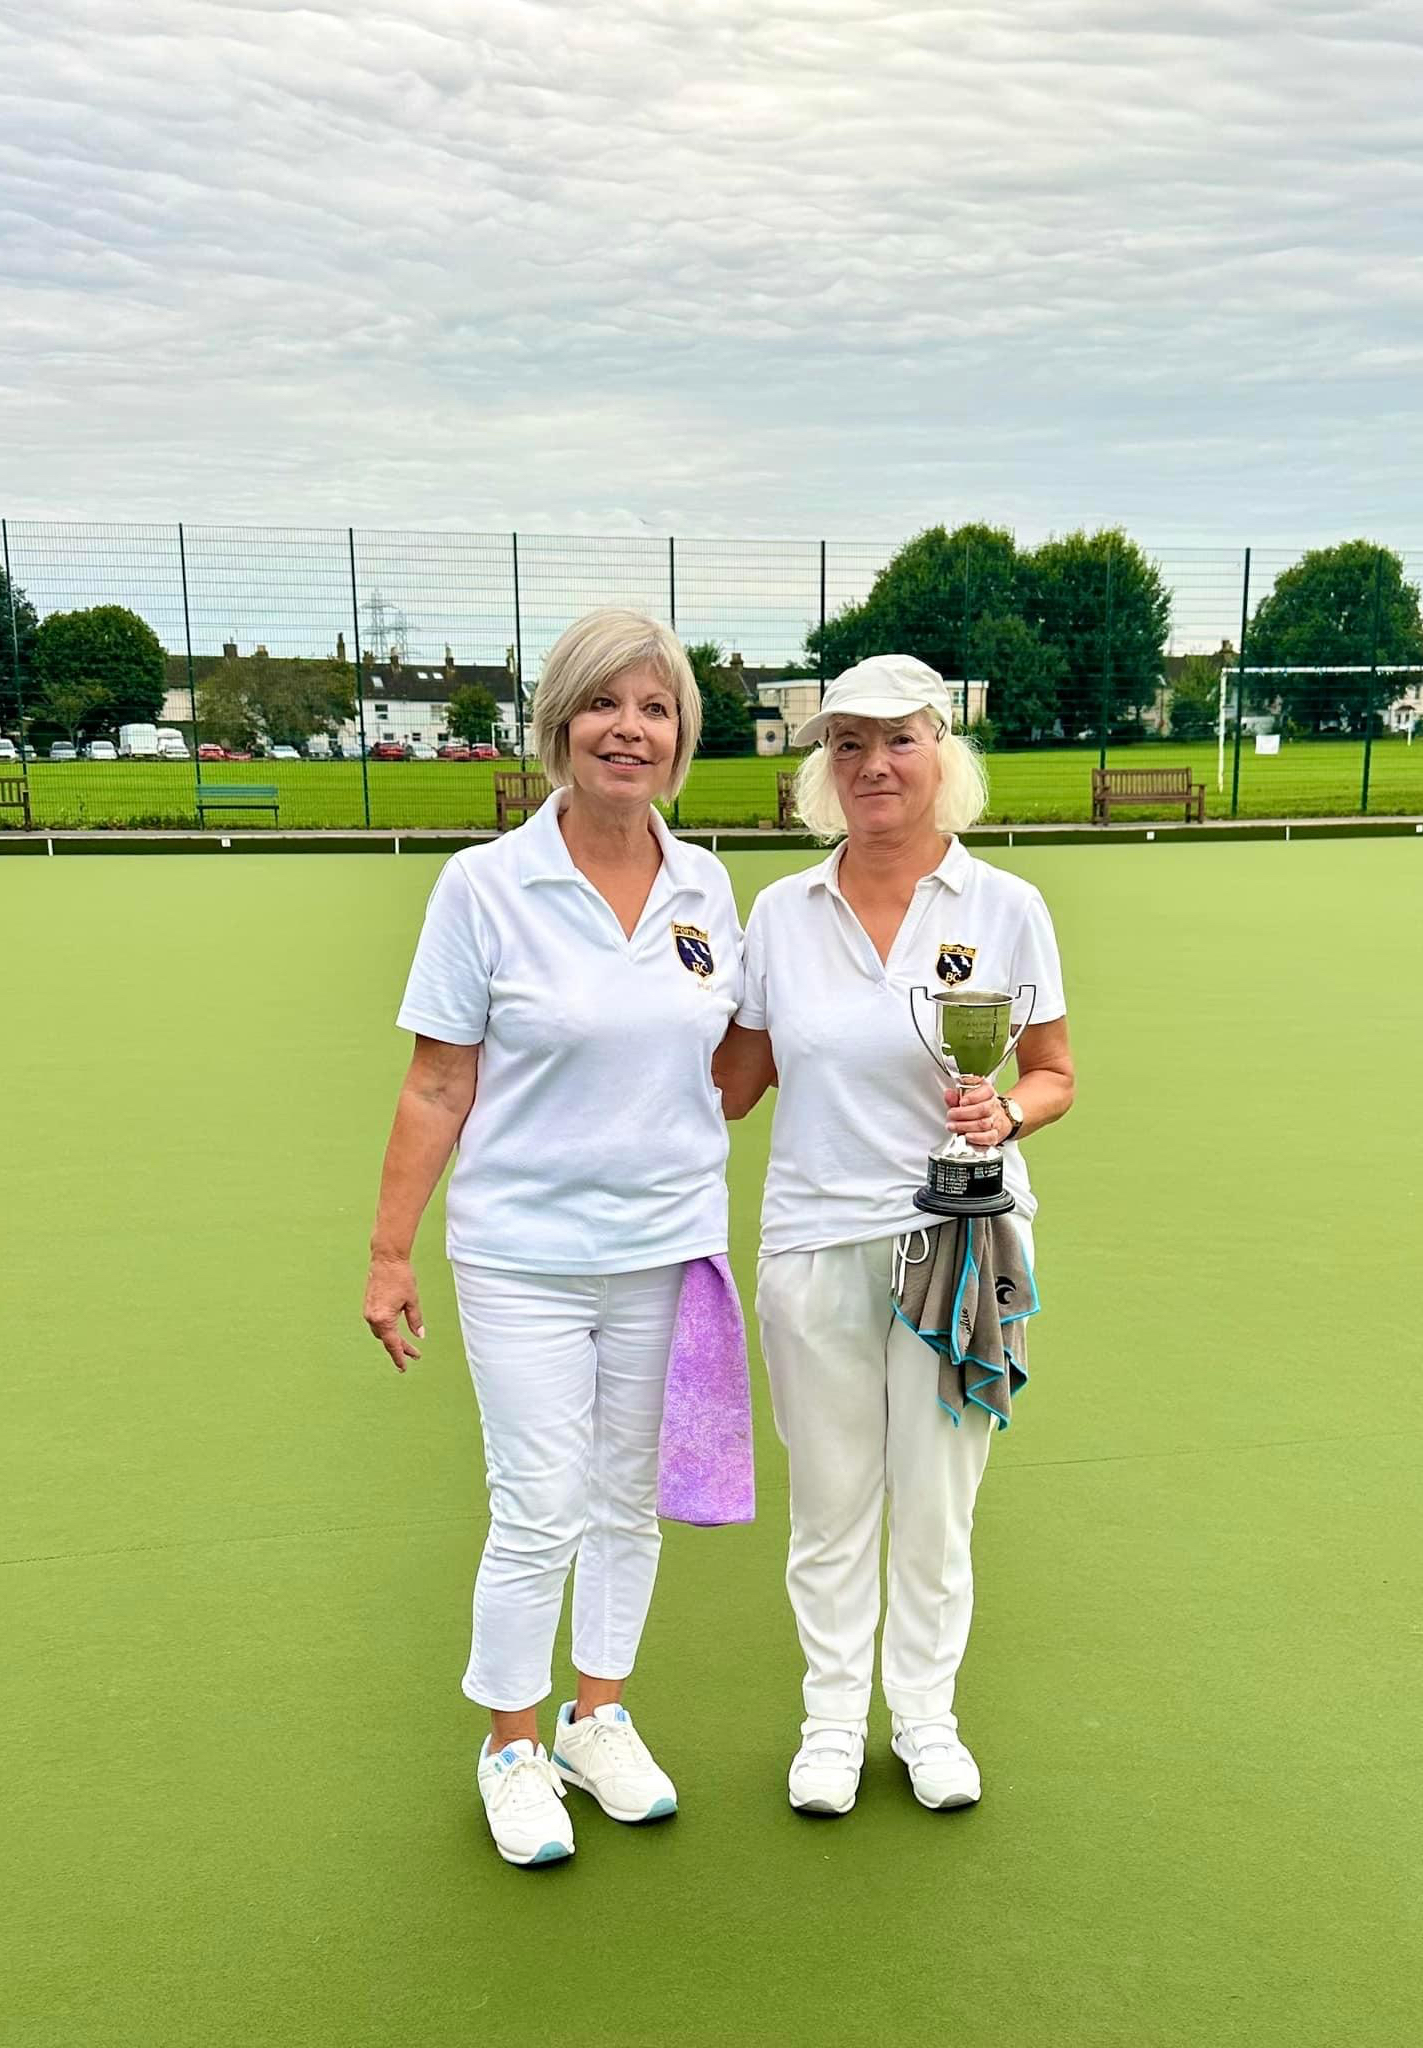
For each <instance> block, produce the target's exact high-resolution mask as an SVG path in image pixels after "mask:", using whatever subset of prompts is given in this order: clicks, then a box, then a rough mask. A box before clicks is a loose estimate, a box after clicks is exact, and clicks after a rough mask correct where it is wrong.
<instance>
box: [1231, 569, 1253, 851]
mask: <svg viewBox="0 0 1423 2048" xmlns="http://www.w3.org/2000/svg"><path fill="white" fill-rule="evenodd" d="M1249 629H1250V550H1249V548H1247V549H1246V550H1245V579H1244V583H1243V584H1242V587H1241V592H1240V654H1239V658H1238V666H1237V667H1236V671H1235V757H1234V760H1233V761H1232V763H1231V769H1230V815H1231V817H1232V818H1233V817H1234V816H1235V815H1236V813H1237V811H1238V810H1239V809H1240V725H1241V720H1242V719H1243V718H1244V716H1245V636H1246V634H1247V632H1248V631H1249Z"/></svg>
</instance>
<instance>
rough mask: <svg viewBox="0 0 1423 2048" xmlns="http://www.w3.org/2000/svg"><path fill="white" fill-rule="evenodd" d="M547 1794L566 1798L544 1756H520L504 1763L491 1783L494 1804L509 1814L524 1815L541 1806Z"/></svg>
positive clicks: (560, 1783) (561, 1783)
mask: <svg viewBox="0 0 1423 2048" xmlns="http://www.w3.org/2000/svg"><path fill="white" fill-rule="evenodd" d="M550 1792H555V1793H557V1795H558V1797H559V1798H560V1799H566V1798H567V1797H568V1794H567V1792H566V1791H565V1790H564V1786H563V1780H562V1778H560V1777H559V1775H558V1772H557V1771H556V1770H555V1769H554V1767H553V1765H552V1764H551V1763H550V1762H549V1760H548V1758H547V1757H546V1756H520V1757H516V1758H515V1759H514V1761H513V1763H511V1764H505V1765H504V1766H503V1767H502V1768H501V1770H500V1772H499V1775H498V1777H497V1779H496V1780H495V1785H494V1803H495V1805H496V1806H499V1807H507V1808H508V1809H509V1811H510V1812H511V1813H527V1812H528V1811H529V1810H530V1809H531V1808H532V1807H535V1806H541V1805H542V1804H543V1802H544V1800H545V1798H546V1797H547V1796H548V1794H549V1793H550Z"/></svg>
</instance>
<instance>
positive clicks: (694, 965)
mask: <svg viewBox="0 0 1423 2048" xmlns="http://www.w3.org/2000/svg"><path fill="white" fill-rule="evenodd" d="M672 937H673V939H674V940H675V942H676V946H677V958H678V959H679V960H680V961H681V963H682V965H683V966H684V967H685V968H686V969H687V971H688V973H689V974H695V975H696V977H697V979H698V980H699V981H709V980H710V979H711V977H712V975H713V974H714V973H715V971H716V962H715V960H713V958H712V949H711V940H710V939H709V938H708V937H707V935H706V933H705V932H704V931H701V930H699V929H698V927H697V926H696V925H694V924H674V925H673V927H672Z"/></svg>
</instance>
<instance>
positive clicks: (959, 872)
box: [808, 838, 973, 902]
mask: <svg viewBox="0 0 1423 2048" xmlns="http://www.w3.org/2000/svg"><path fill="white" fill-rule="evenodd" d="M848 845H849V841H848V840H847V839H842V840H841V842H840V844H839V845H838V846H837V847H836V849H835V851H834V852H833V853H832V854H831V856H830V858H829V860H825V861H822V862H821V864H820V866H819V867H818V868H812V869H811V871H810V880H809V884H808V886H809V887H810V888H812V889H828V890H829V891H830V894H831V895H832V896H839V897H840V900H841V902H843V901H844V897H843V895H842V894H841V889H840V863H841V861H842V860H843V859H844V857H845V848H846V847H847V846H848ZM972 859H973V855H972V854H971V853H970V852H969V850H968V848H967V847H966V846H965V845H964V843H963V841H962V840H961V839H957V838H955V839H951V840H950V841H949V845H948V851H947V852H946V853H945V855H944V857H943V859H942V860H941V861H940V862H939V865H938V866H937V867H936V868H935V869H934V870H933V871H932V874H931V875H928V876H926V877H925V880H926V881H928V880H933V881H936V882H942V883H943V885H944V887H945V888H946V889H952V890H953V892H954V894H955V896H961V895H962V894H963V890H964V885H965V883H966V882H967V881H968V870H969V863H970V861H971V860H972Z"/></svg>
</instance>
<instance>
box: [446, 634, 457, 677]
mask: <svg viewBox="0 0 1423 2048" xmlns="http://www.w3.org/2000/svg"><path fill="white" fill-rule="evenodd" d="M454 679H455V657H454V652H453V650H452V648H451V647H450V643H449V641H448V640H447V641H446V642H445V680H446V682H451V683H452V682H453V681H454Z"/></svg>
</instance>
